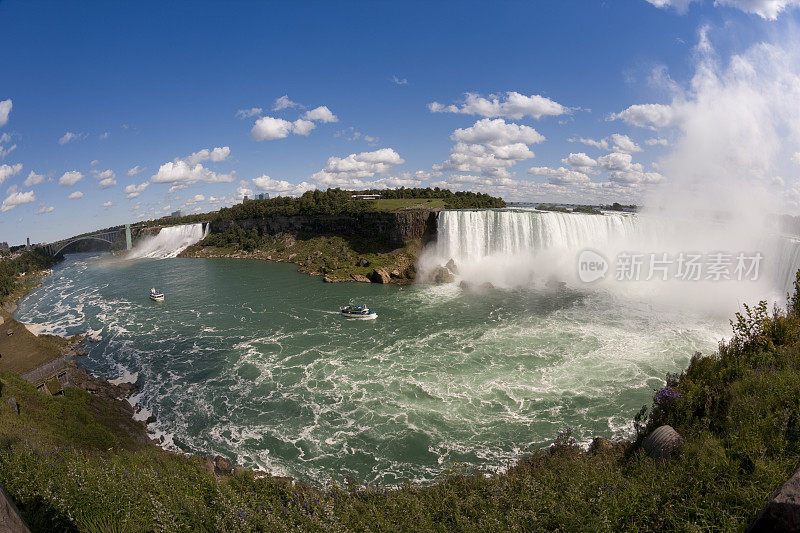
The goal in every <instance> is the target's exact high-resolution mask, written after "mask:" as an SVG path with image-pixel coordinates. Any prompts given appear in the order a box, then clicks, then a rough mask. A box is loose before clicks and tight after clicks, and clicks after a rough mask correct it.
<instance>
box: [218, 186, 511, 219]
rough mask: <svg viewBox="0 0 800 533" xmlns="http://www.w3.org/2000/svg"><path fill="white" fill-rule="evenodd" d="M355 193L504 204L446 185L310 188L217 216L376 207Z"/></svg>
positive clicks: (449, 203)
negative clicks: (445, 186) (384, 188)
mask: <svg viewBox="0 0 800 533" xmlns="http://www.w3.org/2000/svg"><path fill="white" fill-rule="evenodd" d="M355 194H380V195H381V198H383V199H411V198H425V199H430V198H437V199H441V200H444V205H445V208H446V209H479V208H494V207H505V205H506V204H505V202H504V201H503V200H502V199H501V198H495V197H493V196H490V195H488V194H483V193H475V192H469V191H459V192H452V191H450V190H447V189H440V188H438V187H436V188H425V189H418V188H412V189H407V188H405V187H401V188H399V189H390V190H385V191H378V190H366V191H345V190H342V189H328V190H326V191H320V190H314V191H307V192H305V193H304V194H303V195H302V196H299V197H297V198H294V197H289V196H278V197H276V198H270V199H266V200H250V201H247V202H243V203H241V204H237V205H234V206H231V207H225V208H222V209H220V210H219V212H218V213H217V215H216V217H215V218H216V219H218V220H246V219H252V218H265V217H271V216H292V215H354V214H358V213H366V212H371V211H375V210H376V209H375V207H376V206H375V202H374V201H370V200H359V199H356V198H353V195H355Z"/></svg>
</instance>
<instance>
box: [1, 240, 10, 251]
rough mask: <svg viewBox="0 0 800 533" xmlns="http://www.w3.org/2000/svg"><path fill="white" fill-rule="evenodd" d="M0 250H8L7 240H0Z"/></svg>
mask: <svg viewBox="0 0 800 533" xmlns="http://www.w3.org/2000/svg"><path fill="white" fill-rule="evenodd" d="M0 251H2V252H7V251H8V243H7V242H0Z"/></svg>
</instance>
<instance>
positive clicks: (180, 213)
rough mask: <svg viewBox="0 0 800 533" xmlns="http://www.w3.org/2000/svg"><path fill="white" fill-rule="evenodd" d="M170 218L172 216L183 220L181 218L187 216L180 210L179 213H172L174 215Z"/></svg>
mask: <svg viewBox="0 0 800 533" xmlns="http://www.w3.org/2000/svg"><path fill="white" fill-rule="evenodd" d="M170 216H171V217H172V218H181V217H183V216H185V215H184V213H183V211H181V210H180V209H179V210H177V211H173V212H172V215H170Z"/></svg>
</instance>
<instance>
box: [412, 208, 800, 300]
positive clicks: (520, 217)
mask: <svg viewBox="0 0 800 533" xmlns="http://www.w3.org/2000/svg"><path fill="white" fill-rule="evenodd" d="M587 249H590V250H594V251H596V252H598V253H599V254H601V255H602V256H603V257H605V258H606V259H607V260H608V262H609V270H608V272H607V274H606V276H605V278H604V279H602V280H600V281H597V282H595V283H591V284H589V283H585V282H583V281H581V280H580V279H579V276H578V256H579V254H580V253H581V252H582V251H583V250H587ZM682 252H683V253H701V254H706V256H708V255H710V254H713V253H716V252H726V253H729V254H731V255H733V256H735V254H738V253H740V252H742V253H748V254H751V253H761V254H762V255H763V261H762V262H761V266H760V272H759V276H758V278H757V279H756V280H743V281H738V280H727V281H707V280H706V279H705V275H706V274H705V272H704V273H703V277H702V278H701V280H700V281H687V280H679V279H674V278H675V276H674V268H675V267H674V265H673V267H672V268H673V270H672V271H671V272H670V275H669V279H668V280H667V281H662V280H661V279H650V280H648V279H647V277H648V276H647V273H648V270H647V268H648V267H649V265H648V261H649V254H659V255H660V254H663V253H666V254H668V255H669V257H672V258H675V257H677V255H678V254H680V253H682ZM621 253H630V254H642V256H643V260H644V264H643V265H642V266H643V268H642V276H641V278H640V279H639V280H638V281H619V280H617V279H616V272H615V270H614V268H615V262H616V261H615V259H616V258H617V257H618V256H619V254H621ZM451 259H452V260H453V261H454V262H455V265H456V268H455V269H454V270H455V271H454V272H453V273H454V274H455V275H456V282H457V283H458V282H461V281H464V282H466V284H467V285H469V286H479V285H481V284H484V283H487V282H488V283H491V284H492V285H494V286H497V287H526V288H546V287H547V286H548V285H549V286H551V287H552V286H553V282H554V281H557V282H564V283H566V284H567V285H568V286H571V287H573V288H577V289H579V290H594V289H602V290H609V291H612V292H614V293H616V294H619V295H622V296H625V297H633V298H636V299H646V300H648V301H654V302H655V301H657V302H658V303H666V304H675V305H678V306H687V305H689V306H691V307H692V308H693V309H704V310H709V311H715V312H720V313H730V312H731V310H735V309H736V307H737V306H738V305H739V304H740V303H741V302H745V303H752V302H754V301H758V300H760V299H771V300H773V301H777V302H778V303H783V302H784V301H785V294H786V292H787V291H790V290H791V289H792V282H793V281H794V276H795V272H796V271H797V269H798V268H800V244H798V242H797V241H796V240H794V239H789V238H786V237H784V236H780V235H778V234H777V233H774V234H769V235H766V234H760V235H755V234H753V232H749V233H742V232H737V231H735V226H734V225H732V224H730V223H729V222H728V221H716V220H714V219H713V218H709V219H706V220H703V221H700V220H697V219H694V220H676V219H674V218H668V217H657V216H641V215H633V214H629V213H608V214H604V215H590V214H579V213H558V212H542V211H536V210H533V209H505V210H480V211H443V212H441V213H440V214H439V219H438V232H437V238H436V241H435V242H434V243H432V244H431V245H429V246H428V248H427V249H426V250H425V251H424V252H423V254H422V256H421V257H420V260H419V263H418V270H419V272H420V276H419V277H420V279H421V280H422V281H423V282H424V281H426V280H429V279H430V276H431V273H432V272H434V271H435V269H436V268H437V267H439V266H441V265H445V264H446V263H447V262H448V261H449V260H451ZM731 270H732V269H731Z"/></svg>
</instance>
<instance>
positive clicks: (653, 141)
mask: <svg viewBox="0 0 800 533" xmlns="http://www.w3.org/2000/svg"><path fill="white" fill-rule="evenodd" d="M644 144H646V145H647V146H669V141H668V140H667V139H664V138H661V137H652V138H650V139H647V140H646V141H645V142H644Z"/></svg>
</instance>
